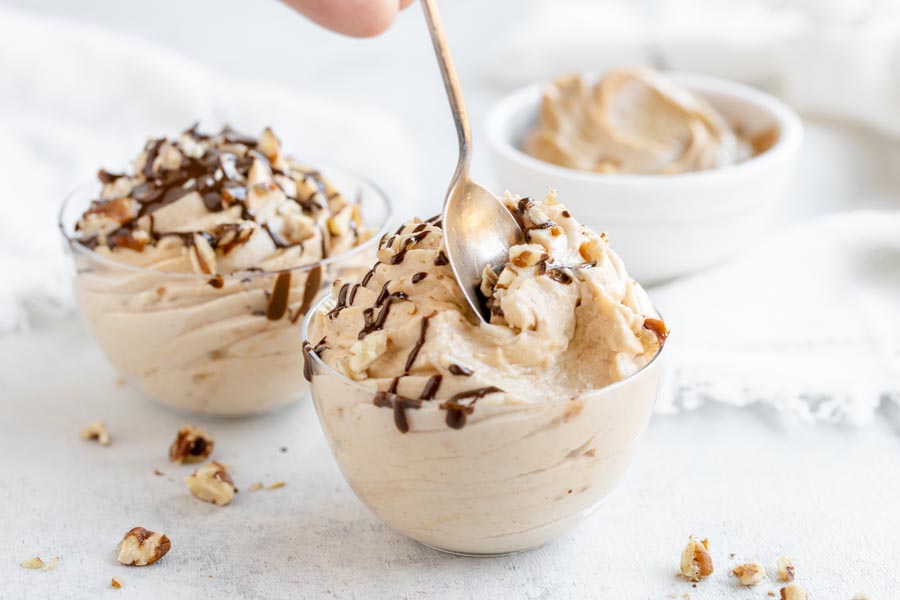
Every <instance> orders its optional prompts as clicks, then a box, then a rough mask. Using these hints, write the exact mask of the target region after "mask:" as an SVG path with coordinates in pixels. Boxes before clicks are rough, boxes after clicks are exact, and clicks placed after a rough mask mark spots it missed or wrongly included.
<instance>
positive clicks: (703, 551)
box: [681, 536, 713, 581]
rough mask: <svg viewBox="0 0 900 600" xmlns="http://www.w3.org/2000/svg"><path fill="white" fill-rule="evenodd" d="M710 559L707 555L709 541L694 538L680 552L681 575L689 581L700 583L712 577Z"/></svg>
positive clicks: (689, 539) (691, 537) (690, 538)
mask: <svg viewBox="0 0 900 600" xmlns="http://www.w3.org/2000/svg"><path fill="white" fill-rule="evenodd" d="M712 572H713V564H712V557H711V556H710V555H709V540H707V539H704V540H703V541H700V540H698V539H697V538H695V537H694V536H690V537H689V538H688V543H687V545H686V546H685V547H684V550H683V551H682V552H681V574H682V575H684V576H685V577H687V578H688V579H690V580H691V581H700V580H701V579H705V578H706V577H709V576H710V575H712Z"/></svg>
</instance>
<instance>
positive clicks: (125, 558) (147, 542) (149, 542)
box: [116, 527, 172, 567]
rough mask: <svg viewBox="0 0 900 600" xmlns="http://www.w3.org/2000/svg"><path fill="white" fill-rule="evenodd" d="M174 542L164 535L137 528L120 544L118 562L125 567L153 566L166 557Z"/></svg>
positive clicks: (126, 535)
mask: <svg viewBox="0 0 900 600" xmlns="http://www.w3.org/2000/svg"><path fill="white" fill-rule="evenodd" d="M171 548H172V542H170V541H169V538H167V537H166V536H165V535H163V534H162V533H155V532H153V531H148V530H146V529H144V528H143V527H135V528H134V529H132V530H131V531H129V532H128V533H126V534H125V537H124V538H123V539H122V541H121V542H119V546H118V551H119V555H118V556H117V557H116V558H117V560H118V561H119V562H120V563H122V564H123V565H134V566H136V567H143V566H145V565H151V564H153V563H155V562H156V561H158V560H159V559H160V558H162V557H163V556H165V555H166V553H167V552H168V551H169V550H170V549H171Z"/></svg>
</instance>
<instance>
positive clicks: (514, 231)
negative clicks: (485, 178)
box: [443, 177, 525, 322]
mask: <svg viewBox="0 0 900 600" xmlns="http://www.w3.org/2000/svg"><path fill="white" fill-rule="evenodd" d="M443 218H444V246H445V247H446V251H447V258H449V259H450V266H451V268H452V269H453V274H454V275H455V276H456V280H457V282H458V283H459V286H460V287H461V288H462V290H463V293H464V294H465V296H466V299H467V300H468V301H469V304H470V305H471V306H472V309H473V310H474V311H475V312H476V313H477V314H478V316H479V317H481V319H482V320H483V321H485V322H489V321H490V313H489V312H488V310H487V307H486V305H485V302H484V298H483V297H482V296H481V291H480V287H481V275H482V273H483V272H484V268H485V267H486V266H489V267H490V268H491V269H495V268H496V267H499V266H500V265H502V264H504V263H506V261H507V260H508V259H509V248H510V246H513V245H515V244H521V243H523V242H524V239H525V236H524V235H523V234H522V229H521V228H520V227H519V224H518V222H517V221H516V219H515V218H514V217H513V215H512V214H511V213H510V212H509V210H507V208H506V206H504V205H503V202H502V201H501V200H500V199H499V198H497V196H495V195H494V194H492V193H491V191H490V190H488V189H487V188H486V187H484V186H483V185H481V184H479V183H477V182H475V181H472V180H471V179H469V178H468V177H465V178H462V179H460V180H458V181H455V182H454V183H453V185H452V187H451V188H450V190H449V191H448V193H447V198H446V201H445V203H444V217H443Z"/></svg>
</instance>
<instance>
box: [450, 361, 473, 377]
mask: <svg viewBox="0 0 900 600" xmlns="http://www.w3.org/2000/svg"><path fill="white" fill-rule="evenodd" d="M447 370H448V371H450V373H452V374H453V375H459V376H460V377H469V376H471V375H472V373H473V371H472V369H469V368H467V367H464V366H462V365H458V364H456V363H454V364H452V365H450V366H449V367H447Z"/></svg>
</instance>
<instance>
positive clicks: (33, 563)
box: [20, 556, 44, 569]
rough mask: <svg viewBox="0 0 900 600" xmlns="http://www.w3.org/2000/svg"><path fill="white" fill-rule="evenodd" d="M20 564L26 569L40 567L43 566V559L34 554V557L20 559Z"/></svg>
mask: <svg viewBox="0 0 900 600" xmlns="http://www.w3.org/2000/svg"><path fill="white" fill-rule="evenodd" d="M20 564H21V565H22V566H23V567H25V568H26V569H40V568H42V567H43V566H44V561H42V560H41V557H40V556H35V557H34V558H29V559H28V560H26V561H22V562H21V563H20Z"/></svg>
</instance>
